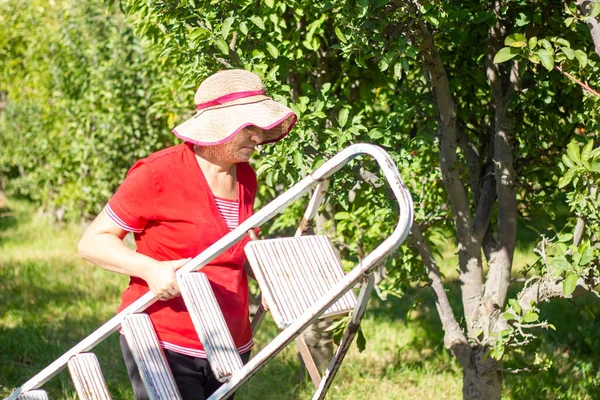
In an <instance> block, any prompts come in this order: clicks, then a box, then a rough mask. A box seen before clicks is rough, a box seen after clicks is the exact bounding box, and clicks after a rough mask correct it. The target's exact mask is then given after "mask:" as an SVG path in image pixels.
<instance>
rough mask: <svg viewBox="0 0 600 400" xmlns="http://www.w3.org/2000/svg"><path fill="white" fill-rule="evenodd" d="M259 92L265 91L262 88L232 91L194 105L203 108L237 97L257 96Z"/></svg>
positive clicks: (263, 92)
mask: <svg viewBox="0 0 600 400" xmlns="http://www.w3.org/2000/svg"><path fill="white" fill-rule="evenodd" d="M261 94H265V91H264V90H252V91H246V92H233V93H229V94H226V95H224V96H221V97H218V98H216V99H214V100H211V101H207V102H205V103H200V104H196V107H197V108H198V110H203V109H205V108H208V107H212V106H218V105H221V104H225V103H228V102H230V101H234V100H237V99H243V98H244V97H252V96H259V95H261Z"/></svg>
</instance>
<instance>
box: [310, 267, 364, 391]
mask: <svg viewBox="0 0 600 400" xmlns="http://www.w3.org/2000/svg"><path fill="white" fill-rule="evenodd" d="M374 286H375V277H374V276H373V274H370V275H369V277H368V278H367V279H366V282H364V283H363V285H362V287H361V289H360V294H359V295H358V303H357V304H356V308H354V311H353V312H352V319H351V320H350V324H349V325H348V327H347V328H346V332H344V336H343V337H342V340H341V341H340V345H339V346H338V348H337V349H336V351H335V354H334V355H333V358H332V359H331V362H330V363H329V366H328V367H327V370H325V372H324V373H323V378H322V379H321V383H320V385H319V387H318V388H317V391H316V392H315V394H314V396H313V400H322V399H324V398H325V395H326V394H327V391H328V390H329V387H330V386H331V384H332V383H333V378H335V376H336V374H337V372H338V371H339V369H340V367H341V365H342V361H343V360H344V357H345V356H346V353H347V352H348V350H349V349H350V345H351V344H352V341H353V340H354V337H355V336H356V334H357V333H358V329H359V328H360V324H361V322H362V319H363V317H364V315H365V312H366V311H367V304H368V303H369V298H370V296H371V293H372V292H373V287H374Z"/></svg>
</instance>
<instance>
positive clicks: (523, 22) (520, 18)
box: [515, 12, 531, 26]
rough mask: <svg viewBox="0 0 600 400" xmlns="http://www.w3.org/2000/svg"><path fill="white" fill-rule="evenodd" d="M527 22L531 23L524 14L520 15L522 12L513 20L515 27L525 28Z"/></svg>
mask: <svg viewBox="0 0 600 400" xmlns="http://www.w3.org/2000/svg"><path fill="white" fill-rule="evenodd" d="M529 22H531V21H530V20H529V17H528V16H527V15H526V14H525V13H522V12H520V13H519V15H517V18H515V25H516V26H525V25H527V24H529Z"/></svg>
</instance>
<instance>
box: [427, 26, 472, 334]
mask: <svg viewBox="0 0 600 400" xmlns="http://www.w3.org/2000/svg"><path fill="white" fill-rule="evenodd" d="M418 26H419V29H420V34H421V39H422V40H421V44H420V47H421V54H422V55H423V66H424V69H425V72H426V74H427V75H428V78H429V81H430V84H431V91H432V94H433V101H434V103H435V106H436V108H437V113H438V118H439V122H438V130H439V135H440V166H441V170H442V178H443V182H444V186H445V187H446V191H447V193H448V198H449V200H450V204H451V206H452V214H453V218H454V226H455V227H456V236H457V240H458V257H459V263H460V269H461V274H460V280H461V283H462V290H461V293H462V300H463V306H464V308H465V315H467V321H470V318H469V317H470V316H471V315H473V313H474V312H475V311H476V309H477V305H478V304H479V299H480V297H481V290H482V287H483V272H482V269H483V268H482V264H481V248H480V247H479V245H478V244H477V243H475V241H474V240H473V237H472V235H471V228H472V223H473V216H472V214H471V209H470V205H469V198H468V196H467V192H466V190H465V187H464V185H463V182H462V181H461V178H460V170H459V168H458V157H457V154H456V149H457V140H458V133H457V132H458V130H457V126H456V104H455V103H454V99H453V98H452V94H451V91H450V83H449V81H448V76H447V73H446V69H445V67H444V63H443V62H442V59H441V57H440V55H439V53H438V52H437V49H436V47H435V43H434V41H433V36H432V35H431V32H430V31H429V29H428V27H427V25H426V24H425V22H424V21H422V20H419V21H418ZM467 327H468V330H469V333H471V331H473V329H472V327H471V326H470V324H469V322H468V323H467Z"/></svg>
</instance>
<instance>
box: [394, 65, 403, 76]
mask: <svg viewBox="0 0 600 400" xmlns="http://www.w3.org/2000/svg"><path fill="white" fill-rule="evenodd" d="M401 77H402V63H396V65H394V78H396V79H400V78H401Z"/></svg>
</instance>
